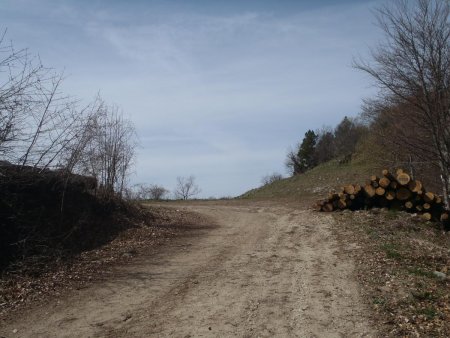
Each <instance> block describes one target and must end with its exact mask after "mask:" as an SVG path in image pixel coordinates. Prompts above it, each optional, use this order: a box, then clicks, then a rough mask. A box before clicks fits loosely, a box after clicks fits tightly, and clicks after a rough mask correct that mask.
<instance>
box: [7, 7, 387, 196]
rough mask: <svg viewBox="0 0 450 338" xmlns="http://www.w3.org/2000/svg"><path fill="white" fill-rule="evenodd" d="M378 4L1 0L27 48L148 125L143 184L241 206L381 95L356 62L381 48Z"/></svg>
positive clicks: (68, 84)
mask: <svg viewBox="0 0 450 338" xmlns="http://www.w3.org/2000/svg"><path fill="white" fill-rule="evenodd" d="M380 4H382V2H381V1H378V0H373V1H364V0H344V1H337V0H324V1H313V0H309V1H306V0H305V1H302V0H296V1H294V0H226V1H224V0H223V1H214V0H148V1H145V0H135V1H132V0H128V1H125V0H123V1H119V0H115V1H114V0H90V1H87V0H1V1H0V28H1V29H2V30H3V29H7V32H8V33H7V37H8V38H9V39H11V40H12V41H13V43H14V45H15V47H16V48H29V51H30V52H31V53H33V54H39V56H40V58H41V60H42V62H43V64H44V65H46V66H48V67H52V68H54V69H55V70H57V71H64V73H65V75H66V80H65V82H64V90H65V92H67V93H68V94H70V95H73V96H75V97H77V98H80V99H81V100H86V101H89V100H92V99H93V98H94V97H95V96H96V94H97V93H98V92H100V94H101V96H102V97H103V98H104V99H105V100H106V101H107V102H109V103H111V104H117V105H118V106H120V107H121V108H122V110H123V112H124V114H125V116H126V117H128V118H130V119H131V120H132V121H133V122H134V124H135V126H136V129H137V133H138V136H139V147H138V149H137V158H136V167H135V170H134V173H133V175H132V177H131V183H148V184H159V185H162V186H164V187H165V188H166V189H169V190H173V189H174V188H175V185H176V178H177V177H178V176H190V175H194V176H195V177H196V182H197V184H198V185H199V187H200V188H201V190H202V193H201V194H200V195H199V197H204V198H208V197H226V196H237V195H240V194H242V193H244V192H245V191H247V190H249V189H252V188H255V187H258V186H259V185H260V182H261V178H262V177H263V176H264V175H267V174H271V173H273V172H279V173H282V174H284V175H287V172H286V169H285V167H284V160H285V157H286V153H287V151H288V149H289V147H291V146H295V145H296V144H297V143H298V142H299V141H301V140H302V138H303V136H304V134H305V132H306V131H307V130H308V129H313V130H316V129H319V128H321V127H323V126H325V125H328V126H335V125H336V124H337V123H339V121H340V120H342V118H343V117H344V116H356V115H357V114H358V113H359V112H360V107H361V103H362V99H363V98H366V97H370V96H373V95H374V93H375V89H374V88H373V87H372V86H371V82H370V79H369V78H368V77H367V76H365V75H364V74H362V73H360V72H358V71H357V70H355V69H353V68H352V66H351V64H352V59H353V58H355V57H362V58H367V57H368V50H369V48H370V47H371V46H374V45H375V44H376V42H377V41H378V40H379V39H380V32H379V30H378V29H377V27H376V26H375V25H374V18H373V12H372V11H373V9H374V8H376V7H378V6H380Z"/></svg>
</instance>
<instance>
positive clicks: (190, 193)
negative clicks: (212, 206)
mask: <svg viewBox="0 0 450 338" xmlns="http://www.w3.org/2000/svg"><path fill="white" fill-rule="evenodd" d="M200 192H201V189H200V188H199V187H198V185H197V184H195V177H194V176H192V175H191V176H189V177H177V185H176V187H175V191H174V195H175V198H176V199H182V200H188V199H189V198H191V197H194V196H196V195H198V194H200Z"/></svg>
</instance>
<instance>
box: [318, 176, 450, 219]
mask: <svg viewBox="0 0 450 338" xmlns="http://www.w3.org/2000/svg"><path fill="white" fill-rule="evenodd" d="M371 208H389V209H395V210H403V211H407V212H411V213H417V214H420V215H421V217H422V218H423V219H424V220H427V221H430V220H433V221H441V222H443V223H448V222H450V213H449V211H448V210H446V209H445V207H444V201H443V199H442V197H440V196H439V195H437V194H435V193H432V192H430V191H427V190H425V187H424V186H423V184H422V182H421V181H419V180H413V179H411V176H410V175H409V174H408V173H407V172H406V171H404V170H402V169H398V170H397V171H396V172H395V174H394V173H391V172H390V171H389V170H387V169H385V170H383V171H382V176H381V177H378V176H376V175H373V176H371V177H370V179H369V180H367V181H366V184H365V185H363V186H361V185H359V184H355V185H354V184H350V185H346V186H344V187H342V188H341V189H340V191H337V192H336V191H332V192H330V193H329V194H328V197H327V198H326V199H324V200H321V201H318V202H317V204H316V205H315V206H314V209H315V210H317V211H325V212H332V211H336V210H344V209H350V210H361V209H371Z"/></svg>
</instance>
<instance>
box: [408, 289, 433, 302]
mask: <svg viewBox="0 0 450 338" xmlns="http://www.w3.org/2000/svg"><path fill="white" fill-rule="evenodd" d="M411 294H412V296H413V297H414V299H417V300H419V301H424V300H436V299H438V298H439V297H438V296H437V295H436V294H434V293H433V292H429V291H421V292H411Z"/></svg>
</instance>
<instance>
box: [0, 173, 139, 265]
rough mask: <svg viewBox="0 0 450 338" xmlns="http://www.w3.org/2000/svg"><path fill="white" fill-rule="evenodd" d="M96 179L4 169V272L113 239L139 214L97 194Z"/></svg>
mask: <svg viewBox="0 0 450 338" xmlns="http://www.w3.org/2000/svg"><path fill="white" fill-rule="evenodd" d="M96 183H97V182H96V179H95V178H92V177H84V176H80V175H74V174H68V173H66V172H63V171H51V170H45V171H42V172H39V171H37V170H35V169H33V168H32V167H21V166H13V165H6V166H5V165H2V166H0V270H2V269H4V268H6V267H7V266H8V265H10V264H11V263H13V262H18V261H24V260H30V259H31V260H33V264H32V265H33V266H34V268H38V266H39V264H41V263H45V262H47V261H49V260H54V259H55V257H66V256H68V255H69V256H70V255H72V254H74V253H77V252H80V251H82V250H86V249H91V248H94V247H96V246H98V245H100V244H103V243H105V242H107V241H109V240H110V239H111V238H112V237H114V236H115V235H116V234H117V233H118V232H119V231H120V230H122V229H124V228H125V227H128V226H130V225H131V223H130V222H129V221H127V217H128V216H127V215H130V217H131V215H133V216H132V217H137V215H139V212H137V211H138V210H134V208H135V207H133V206H130V205H128V204H125V203H124V202H121V201H120V200H118V199H114V198H108V199H106V198H99V197H98V196H96V195H95V189H96V188H97V185H96Z"/></svg>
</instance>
